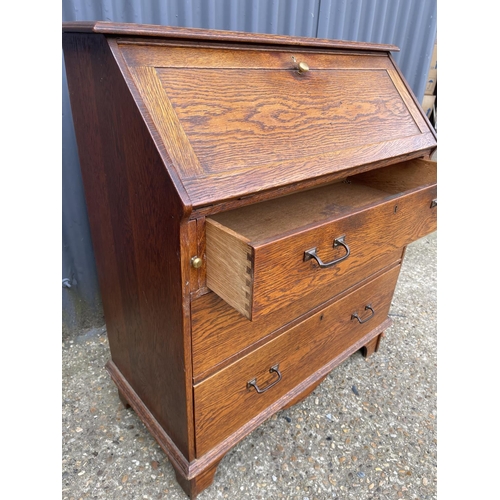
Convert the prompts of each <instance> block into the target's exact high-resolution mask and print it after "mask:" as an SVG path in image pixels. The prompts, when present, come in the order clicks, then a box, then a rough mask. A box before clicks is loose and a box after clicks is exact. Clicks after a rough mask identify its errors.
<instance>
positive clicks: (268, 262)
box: [206, 184, 437, 321]
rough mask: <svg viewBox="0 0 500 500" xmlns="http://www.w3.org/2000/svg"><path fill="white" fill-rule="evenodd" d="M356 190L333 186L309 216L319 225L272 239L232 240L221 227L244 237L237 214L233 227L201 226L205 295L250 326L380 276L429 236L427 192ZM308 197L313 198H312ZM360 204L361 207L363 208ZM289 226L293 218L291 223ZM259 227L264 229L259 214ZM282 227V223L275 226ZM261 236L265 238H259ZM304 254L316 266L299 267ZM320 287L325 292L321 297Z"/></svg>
mask: <svg viewBox="0 0 500 500" xmlns="http://www.w3.org/2000/svg"><path fill="white" fill-rule="evenodd" d="M359 189H360V186H359V185H357V187H356V189H354V185H353V187H350V186H345V188H344V187H343V186H342V185H340V186H339V185H336V186H333V187H332V192H334V193H338V196H334V197H331V196H330V194H329V196H330V198H331V199H332V203H331V204H330V205H326V204H325V205H324V207H322V208H323V211H321V212H317V213H316V212H314V214H313V215H311V217H314V216H318V215H319V216H321V215H322V219H320V220H318V221H316V222H314V223H312V224H309V225H305V226H300V225H299V226H298V228H295V229H293V228H292V229H290V230H288V231H286V232H284V234H281V235H278V236H274V235H273V236H271V237H264V238H259V237H258V236H257V238H255V239H250V238H248V237H247V236H246V234H250V236H255V235H256V234H257V231H254V232H253V233H251V232H249V231H247V232H246V233H244V232H241V233H240V232H238V231H234V230H233V229H232V228H231V227H230V226H228V225H224V223H227V222H228V221H229V224H233V226H236V227H238V228H242V229H243V231H245V230H246V228H245V224H244V223H243V224H241V220H242V219H243V217H242V216H241V215H244V214H245V213H247V212H248V210H246V211H240V212H241V214H238V213H237V214H236V215H237V217H238V219H236V218H235V217H234V216H233V215H232V214H228V215H226V214H221V215H220V216H216V217H215V218H214V219H213V220H212V219H210V218H209V219H207V222H206V228H207V232H206V237H207V285H208V287H209V288H210V289H212V290H213V291H214V292H216V293H217V294H218V295H219V296H220V297H221V298H223V299H224V300H225V301H226V302H227V303H228V304H229V305H231V306H232V307H234V308H235V309H236V310H237V311H238V312H240V313H241V314H242V315H243V316H245V317H246V318H248V319H250V320H252V321H255V320H257V319H258V318H260V317H264V316H267V315H269V314H270V313H271V312H273V311H276V310H279V309H280V308H282V307H283V306H288V305H290V304H292V303H294V302H295V301H298V300H300V299H301V298H303V297H304V296H309V295H311V294H312V295H314V296H315V299H314V300H313V301H312V304H311V307H314V306H318V305H320V304H321V303H323V302H324V301H325V300H327V299H328V298H329V297H332V296H334V295H336V294H338V293H340V292H342V291H343V290H345V289H347V288H349V287H350V286H353V285H355V284H356V283H358V282H359V281H360V280H362V279H364V278H366V277H367V276H370V275H371V274H373V273H374V272H375V271H376V270H378V269H382V267H383V265H384V264H386V263H387V259H388V258H390V255H391V254H394V252H396V251H397V250H398V249H402V248H403V247H404V246H405V245H407V244H409V243H411V242H412V241H414V240H416V239H418V238H420V237H422V236H424V235H426V234H428V233H430V232H432V231H434V230H435V229H436V221H437V215H436V212H437V209H436V207H434V206H433V203H432V202H433V200H434V199H435V198H436V196H437V187H436V185H435V184H431V185H429V186H427V187H422V188H420V189H416V190H414V191H410V192H407V193H405V194H391V193H388V192H384V191H380V190H374V189H373V188H371V187H369V186H364V185H362V184H361V194H360V192H359ZM373 192H375V194H373ZM310 193H313V194H312V195H310V198H311V197H314V193H315V192H313V191H311V192H310ZM346 193H347V194H350V193H353V194H356V195H357V196H358V197H360V198H361V206H356V205H354V206H353V205H352V204H354V203H355V202H356V201H358V200H357V199H356V200H353V201H351V199H350V198H349V197H348V195H346ZM341 197H343V199H342V200H341V201H339V200H340V198H341ZM330 198H327V199H328V200H329V199H330ZM290 199H294V198H290ZM297 199H298V198H297ZM307 200H308V201H309V198H308V199H307ZM363 200H369V203H368V204H367V205H365V206H363V205H362V203H363ZM344 204H345V205H344ZM332 206H333V208H332ZM339 206H340V208H339ZM346 207H347V208H346ZM271 208H273V207H271ZM274 208H275V207H274ZM278 208H279V207H278ZM288 208H289V207H287V209H288ZM307 210H308V205H307V204H305V203H304V207H303V212H305V213H306V214H308V212H307ZM324 212H326V213H327V215H326V216H325V215H324ZM283 213H285V211H283ZM330 214H332V215H330ZM280 217H282V218H284V216H283V215H282V213H281V212H279V210H278V209H275V212H273V213H272V215H269V216H268V219H269V220H270V221H271V222H272V223H273V224H276V221H278V222H279V220H280ZM296 218H297V219H298V217H297V216H296V214H294V217H293V220H295V219H296ZM235 220H236V224H235V223H234V221H235ZM260 220H264V221H265V214H264V215H262V217H261V218H260ZM293 220H292V222H293ZM243 222H245V221H244V220H243ZM271 222H269V223H267V222H264V223H261V222H260V221H259V218H257V221H255V220H252V227H253V226H256V227H257V229H258V228H259V224H260V225H265V224H270V223H271ZM287 223H288V221H286V220H285V221H283V225H285V224H287ZM247 225H250V224H247ZM300 227H302V228H301V229H300ZM262 234H264V235H267V234H269V233H266V232H265V230H263V231H262ZM306 253H307V254H309V256H310V255H311V254H312V253H314V255H315V256H316V258H309V260H306V259H305V257H306ZM323 287H328V293H329V294H330V295H329V296H328V297H325V296H324V294H323V293H321V292H322V290H321V289H322V288H323Z"/></svg>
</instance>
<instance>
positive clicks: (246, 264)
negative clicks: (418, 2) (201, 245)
mask: <svg viewBox="0 0 500 500" xmlns="http://www.w3.org/2000/svg"><path fill="white" fill-rule="evenodd" d="M206 232H207V233H206V234H207V241H209V242H210V244H208V245H207V247H206V252H207V286H208V287H209V288H212V289H214V290H217V291H218V293H219V295H220V296H221V297H222V298H223V299H224V300H225V301H226V302H227V303H228V304H230V305H231V306H233V307H234V308H235V309H236V310H237V311H239V312H240V313H241V314H243V315H244V316H248V315H249V314H250V310H251V304H252V267H251V261H252V249H251V247H250V246H249V245H248V240H247V239H246V238H242V237H241V236H240V235H239V234H237V233H235V232H234V231H231V229H228V228H226V227H224V226H222V225H221V224H219V223H218V222H216V221H214V220H210V219H207V220H206Z"/></svg>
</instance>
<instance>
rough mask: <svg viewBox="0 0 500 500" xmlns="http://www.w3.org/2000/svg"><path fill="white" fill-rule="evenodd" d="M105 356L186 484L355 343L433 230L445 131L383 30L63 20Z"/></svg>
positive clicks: (192, 491)
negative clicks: (379, 38)
mask: <svg viewBox="0 0 500 500" xmlns="http://www.w3.org/2000/svg"><path fill="white" fill-rule="evenodd" d="M63 50H64V57H65V64H66V71H67V77H68V85H69V90H70V99H71V106H72V113H73V120H74V125H75V131H76V137H77V143H78V150H79V156H80V164H81V170H82V177H83V182H84V188H85V194H86V201H87V209H88V215H89V220H90V226H91V232H92V241H93V247H94V252H95V258H96V264H97V270H98V276H99V283H100V289H101V295H102V302H103V308H104V314H105V319H106V325H107V334H108V338H109V346H110V351H111V360H110V361H109V362H108V364H107V370H108V371H109V374H110V376H111V378H112V379H113V381H114V383H115V384H116V386H117V388H118V391H119V394H120V397H121V399H122V401H123V402H124V404H126V405H130V406H131V407H132V408H133V409H134V410H135V411H136V412H137V415H138V416H139V417H140V419H141V420H142V421H143V422H144V424H145V425H146V426H147V428H148V429H149V431H150V432H151V433H152V435H153V436H154V437H155V439H156V440H157V441H158V443H159V444H160V446H161V448H162V449H163V450H164V452H165V453H166V454H167V456H168V457H169V459H170V461H171V463H172V465H173V467H174V469H175V471H176V475H177V479H178V481H179V483H180V485H181V486H182V488H183V489H184V490H185V491H186V493H187V494H188V495H190V497H191V498H195V497H196V495H197V494H198V493H199V492H200V491H201V490H203V489H204V488H206V487H207V486H208V485H209V484H210V483H211V482H212V480H213V477H214V474H215V471H216V468H217V465H218V463H219V462H220V460H221V459H222V457H223V456H224V455H225V453H227V451H228V450H229V449H231V447H233V446H234V445H235V444H236V443H237V442H239V441H240V440H241V439H243V438H244V437H245V436H246V435H248V434H249V433H250V432H251V431H252V430H254V429H255V428H256V427H257V426H258V425H259V424H261V423H262V422H264V421H265V420H266V419H267V418H269V417H270V416H271V415H273V414H274V413H275V412H277V411H278V410H281V409H283V408H286V407H289V406H291V405H292V404H294V403H296V402H297V401H300V400H301V399H302V398H304V397H305V396H306V395H307V394H309V393H310V392H311V391H312V390H313V389H314V388H315V387H316V386H317V385H318V384H319V383H320V382H321V381H322V380H323V379H324V378H325V377H326V375H327V374H328V373H329V372H330V371H331V370H332V369H333V368H334V367H335V366H336V365H338V364H339V363H341V362H342V361H343V360H345V359H346V358H347V357H349V356H350V355H351V354H353V353H354V352H356V351H357V350H359V349H363V350H364V353H365V355H369V354H371V353H373V352H374V351H376V350H377V349H378V346H379V341H380V338H381V335H382V333H383V332H384V330H385V329H387V328H388V327H389V326H390V324H391V321H390V319H389V318H388V312H389V307H390V304H391V299H392V295H393V293H394V289H395V286H396V282H397V279H398V274H399V270H400V267H401V262H402V260H403V257H404V252H405V248H406V246H407V245H408V244H409V243H411V242H412V241H415V240H416V239H418V238H420V237H422V236H424V235H426V234H428V233H430V232H433V231H435V230H436V224H437V222H436V221H437V215H436V210H437V191H436V190H437V181H436V163H435V162H432V161H430V160H429V158H430V155H431V154H432V152H433V151H434V150H435V148H436V147H437V139H436V134H435V132H434V130H433V128H432V126H431V125H430V124H429V122H428V120H427V118H426V117H425V115H424V114H423V112H422V110H421V108H420V106H419V104H418V103H417V101H416V99H415V97H414V95H413V94H412V92H411V90H410V88H409V87H408V84H407V83H406V82H405V80H404V78H403V76H402V74H401V72H400V71H399V70H398V68H397V66H396V64H395V62H394V60H393V58H392V57H391V51H396V50H398V49H397V47H394V46H390V45H376V44H368V43H357V42H345V41H333V40H321V39H309V38H294V37H286V36H274V35H259V34H250V33H237V32H226V31H210V30H199V29H187V28H173V27H161V26H150V25H132V24H115V23H108V22H92V23H90V22H81V23H65V24H63Z"/></svg>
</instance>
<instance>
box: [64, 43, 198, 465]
mask: <svg viewBox="0 0 500 500" xmlns="http://www.w3.org/2000/svg"><path fill="white" fill-rule="evenodd" d="M63 48H64V56H65V62H66V71H67V75H68V85H69V90H70V97H71V106H72V112H73V118H74V120H75V131H76V136H77V142H78V151H79V157H80V166H81V170H82V178H83V182H84V188H85V197H86V204H87V210H88V214H89V221H90V226H91V232H92V243H93V247H94V253H95V257H96V263H97V270H98V276H99V285H100V291H101V296H102V299H103V308H104V315H105V319H106V329H107V334H108V339H109V345H110V350H111V354H112V359H113V362H114V364H115V365H116V366H117V367H118V369H119V371H120V372H121V373H122V374H123V376H124V377H125V378H126V380H127V381H128V383H129V384H130V385H131V386H132V387H133V389H134V391H135V393H136V394H137V395H138V396H139V397H140V398H141V400H142V401H144V403H145V404H146V405H147V407H148V409H149V411H150V412H151V414H152V415H153V416H154V418H155V419H156V420H157V421H158V422H159V424H160V425H161V426H162V428H163V429H164V430H165V432H166V433H167V434H168V435H169V436H170V438H171V440H172V442H174V443H175V445H176V446H177V447H178V449H179V450H180V452H181V453H182V454H183V455H184V456H185V457H186V458H187V459H188V460H189V459H191V458H192V457H193V453H194V444H193V443H194V435H193V429H192V427H191V425H192V413H191V396H192V393H191V391H189V392H187V391H186V374H189V373H190V372H191V362H190V361H191V353H190V351H189V347H190V342H189V339H188V343H187V344H186V342H185V338H184V316H183V293H182V292H183V287H182V276H181V265H180V261H179V254H180V249H181V244H180V239H181V234H180V232H181V231H180V228H179V223H180V220H181V219H182V217H183V214H184V206H183V204H182V202H181V200H180V198H179V196H178V193H177V191H176V188H175V186H174V184H173V183H172V180H171V179H170V177H169V175H168V171H167V170H166V168H165V165H164V163H163V161H162V159H161V157H160V156H159V154H158V150H157V148H156V146H155V144H154V142H153V140H152V138H151V135H150V133H149V130H148V128H147V127H146V126H145V123H144V121H143V119H142V116H141V114H140V112H139V110H138V109H137V106H136V103H135V102H134V100H133V98H132V96H131V94H130V91H129V89H128V87H127V85H126V83H125V81H124V79H123V75H122V73H121V70H120V68H119V67H118V65H117V62H116V60H115V59H114V57H113V55H112V54H111V52H110V49H109V45H108V41H107V40H106V39H105V38H104V36H103V35H84V34H65V35H64V36H63ZM159 228H161V230H159ZM166 359H168V360H169V361H168V362H165V360H166Z"/></svg>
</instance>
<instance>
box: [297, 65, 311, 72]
mask: <svg viewBox="0 0 500 500" xmlns="http://www.w3.org/2000/svg"><path fill="white" fill-rule="evenodd" d="M298 69H299V73H305V72H306V71H309V66H308V65H307V64H306V63H305V62H299V65H298Z"/></svg>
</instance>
